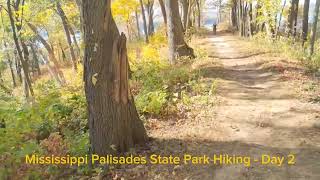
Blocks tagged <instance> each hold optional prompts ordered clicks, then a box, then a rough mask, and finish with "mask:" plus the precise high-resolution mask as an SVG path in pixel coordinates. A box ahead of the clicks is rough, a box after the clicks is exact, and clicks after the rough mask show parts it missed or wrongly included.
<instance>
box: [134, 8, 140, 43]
mask: <svg viewBox="0 0 320 180" xmlns="http://www.w3.org/2000/svg"><path fill="white" fill-rule="evenodd" d="M135 15H136V25H137V38H138V39H140V38H141V33H140V24H139V14H138V10H136V11H135Z"/></svg>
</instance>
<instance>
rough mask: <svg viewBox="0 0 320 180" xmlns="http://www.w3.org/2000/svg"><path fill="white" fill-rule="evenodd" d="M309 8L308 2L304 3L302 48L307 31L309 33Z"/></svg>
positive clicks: (308, 0)
mask: <svg viewBox="0 0 320 180" xmlns="http://www.w3.org/2000/svg"><path fill="white" fill-rule="evenodd" d="M309 7H310V0H305V1H304V8H303V24H302V37H301V38H302V46H304V43H305V42H306V41H307V39H308V31H309Z"/></svg>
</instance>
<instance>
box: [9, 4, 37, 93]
mask: <svg viewBox="0 0 320 180" xmlns="http://www.w3.org/2000/svg"><path fill="white" fill-rule="evenodd" d="M15 6H16V7H15V8H16V9H18V6H19V2H17V4H15ZM7 8H8V16H9V19H10V24H11V30H12V36H13V40H14V43H15V46H16V49H17V52H18V56H19V60H20V63H21V65H22V69H23V73H24V77H25V81H26V83H27V85H28V87H29V90H30V93H31V96H34V92H33V88H32V84H31V80H30V77H29V75H28V66H27V64H26V62H25V60H24V57H23V54H22V49H21V47H20V44H19V38H18V36H17V31H16V30H17V29H16V23H15V20H14V18H13V13H12V9H11V1H10V0H7ZM19 28H20V27H19ZM19 28H18V29H19Z"/></svg>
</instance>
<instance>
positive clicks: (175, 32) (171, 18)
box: [166, 0, 195, 64]
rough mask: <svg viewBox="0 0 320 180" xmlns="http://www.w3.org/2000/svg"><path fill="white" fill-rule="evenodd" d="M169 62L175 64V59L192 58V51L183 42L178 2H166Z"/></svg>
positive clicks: (170, 0) (171, 0)
mask: <svg viewBox="0 0 320 180" xmlns="http://www.w3.org/2000/svg"><path fill="white" fill-rule="evenodd" d="M166 5H167V7H166V10H167V17H168V27H167V31H168V43H169V60H170V63H171V64H174V63H175V62H176V57H181V56H189V57H191V58H194V57H195V56H194V52H193V49H192V48H190V47H189V46H188V45H187V43H186V42H185V41H184V34H183V28H182V23H181V18H180V14H179V4H178V0H167V2H166Z"/></svg>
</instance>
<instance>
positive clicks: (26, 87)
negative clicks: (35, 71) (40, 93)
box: [20, 40, 31, 99]
mask: <svg viewBox="0 0 320 180" xmlns="http://www.w3.org/2000/svg"><path fill="white" fill-rule="evenodd" d="M20 41H21V47H22V49H23V54H24V60H25V64H26V65H27V71H25V73H24V78H23V87H24V95H25V97H26V98H27V99H28V98H29V97H30V94H29V84H28V82H27V79H28V78H29V79H31V78H30V73H29V62H30V61H29V51H28V47H27V45H26V44H25V43H24V42H23V41H22V40H20Z"/></svg>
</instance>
